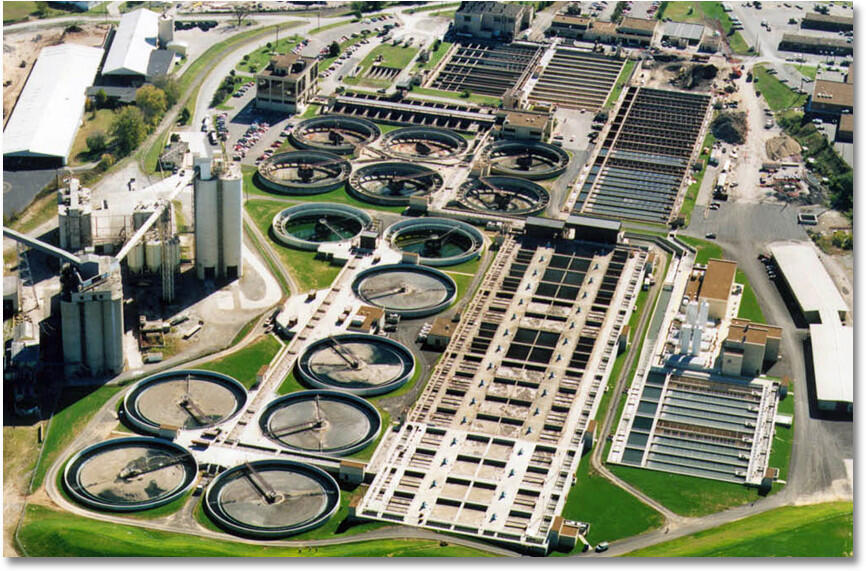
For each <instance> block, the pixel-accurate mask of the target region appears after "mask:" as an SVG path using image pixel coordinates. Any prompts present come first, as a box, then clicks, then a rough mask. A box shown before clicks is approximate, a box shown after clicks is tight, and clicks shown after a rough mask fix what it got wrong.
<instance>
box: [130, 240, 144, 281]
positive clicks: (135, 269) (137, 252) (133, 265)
mask: <svg viewBox="0 0 866 571" xmlns="http://www.w3.org/2000/svg"><path fill="white" fill-rule="evenodd" d="M126 265H127V266H128V267H129V272H130V273H132V274H140V273H141V272H143V271H144V244H143V243H142V242H139V243H138V244H136V245H135V246H133V247H132V249H131V250H129V254H127V255H126Z"/></svg>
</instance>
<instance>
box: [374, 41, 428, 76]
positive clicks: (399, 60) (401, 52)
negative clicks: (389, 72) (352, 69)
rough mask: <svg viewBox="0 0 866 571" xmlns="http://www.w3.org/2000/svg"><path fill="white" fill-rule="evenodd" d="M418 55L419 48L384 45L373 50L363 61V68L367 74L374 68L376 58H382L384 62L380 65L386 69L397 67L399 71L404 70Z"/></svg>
mask: <svg viewBox="0 0 866 571" xmlns="http://www.w3.org/2000/svg"><path fill="white" fill-rule="evenodd" d="M417 53H418V48H414V47H412V48H404V47H403V46H392V45H390V44H383V45H381V46H377V47H376V48H374V49H373V51H371V52H370V53H369V54H367V57H365V58H364V59H363V61H361V67H362V68H363V71H362V72H361V73H362V74H363V73H366V72H367V71H369V70H370V68H371V67H372V66H373V62H375V61H376V58H378V57H379V56H382V61H380V62H379V65H383V66H385V67H396V68H399V69H403V68H404V67H406V66H407V65H409V62H410V61H412V58H414V57H415V54H417Z"/></svg>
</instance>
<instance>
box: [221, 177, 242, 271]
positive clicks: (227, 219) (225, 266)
mask: <svg viewBox="0 0 866 571" xmlns="http://www.w3.org/2000/svg"><path fill="white" fill-rule="evenodd" d="M219 185H220V194H221V202H222V220H221V222H222V224H221V227H220V232H221V234H222V235H221V236H220V245H221V249H222V260H221V263H220V266H221V267H222V270H223V274H224V275H225V277H227V278H228V279H235V278H238V277H240V276H241V275H243V265H242V260H241V244H242V243H243V227H242V219H243V216H242V214H241V213H242V212H243V202H242V199H243V178H242V177H241V172H240V169H239V168H237V167H234V168H231V169H229V170H227V171H226V172H225V173H224V174H223V175H222V176H221V177H220V181H219Z"/></svg>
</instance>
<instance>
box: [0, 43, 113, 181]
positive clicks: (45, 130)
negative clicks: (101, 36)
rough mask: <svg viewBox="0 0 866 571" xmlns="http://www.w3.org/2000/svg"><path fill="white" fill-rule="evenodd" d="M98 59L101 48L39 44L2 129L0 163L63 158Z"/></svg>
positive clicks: (39, 163)
mask: <svg viewBox="0 0 866 571" xmlns="http://www.w3.org/2000/svg"><path fill="white" fill-rule="evenodd" d="M101 60H102V48H91V47H87V46H80V45H76V44H62V45H59V46H50V47H45V48H42V51H41V52H40V53H39V58H38V59H37V60H36V64H35V65H34V66H33V70H32V71H31V72H30V76H29V77H28V78H27V83H26V84H25V85H24V89H23V90H22V91H21V95H20V96H19V97H18V103H17V104H16V105H15V108H14V109H13V110H12V116H11V117H10V118H9V122H8V123H7V124H6V130H5V131H3V158H4V161H5V163H6V164H5V167H4V168H7V169H8V168H10V167H11V168H16V167H27V168H34V167H35V168H54V167H58V166H62V165H65V164H66V159H67V157H68V156H69V152H70V151H71V150H72V143H73V141H75V134H76V133H77V132H78V127H79V125H80V124H81V118H82V116H83V115H84V103H85V100H86V95H85V91H86V90H87V88H88V87H89V86H90V85H92V84H93V80H94V78H95V77H96V72H97V70H98V68H99V62H100V61H101Z"/></svg>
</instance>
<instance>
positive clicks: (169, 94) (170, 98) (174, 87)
mask: <svg viewBox="0 0 866 571" xmlns="http://www.w3.org/2000/svg"><path fill="white" fill-rule="evenodd" d="M153 84H154V85H155V86H157V87H158V88H160V89H162V91H163V93H165V105H166V107H173V106H174V104H175V103H177V101H178V99H180V83H178V81H177V78H176V77H170V76H168V75H165V74H163V75H160V76H158V77H156V78H154V80H153Z"/></svg>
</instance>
